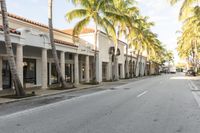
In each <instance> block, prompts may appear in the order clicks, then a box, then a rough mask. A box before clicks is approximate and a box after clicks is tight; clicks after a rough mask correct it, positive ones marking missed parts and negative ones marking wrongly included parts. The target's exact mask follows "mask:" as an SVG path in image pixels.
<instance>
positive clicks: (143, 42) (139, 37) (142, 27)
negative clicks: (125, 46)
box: [128, 16, 154, 74]
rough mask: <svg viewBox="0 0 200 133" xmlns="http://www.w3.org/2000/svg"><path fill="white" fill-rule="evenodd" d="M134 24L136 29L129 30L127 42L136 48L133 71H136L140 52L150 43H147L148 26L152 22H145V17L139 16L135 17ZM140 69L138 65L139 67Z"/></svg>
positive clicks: (151, 24) (148, 35)
mask: <svg viewBox="0 0 200 133" xmlns="http://www.w3.org/2000/svg"><path fill="white" fill-rule="evenodd" d="M134 22H136V23H135V25H136V26H137V30H131V33H130V34H129V37H128V39H129V42H130V45H132V46H133V47H134V48H135V50H137V59H136V64H135V65H136V67H135V70H134V73H135V74H136V72H137V66H138V63H139V59H140V60H141V58H139V57H142V52H143V51H144V50H147V48H148V45H151V44H150V43H149V38H151V36H150V27H151V26H153V25H154V24H153V23H152V22H147V17H141V16H139V18H137V20H136V21H134ZM139 71H140V67H139Z"/></svg>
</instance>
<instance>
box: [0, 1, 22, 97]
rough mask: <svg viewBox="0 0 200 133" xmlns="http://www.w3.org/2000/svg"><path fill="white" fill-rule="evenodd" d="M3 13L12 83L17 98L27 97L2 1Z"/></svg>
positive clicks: (5, 9) (4, 4)
mask: <svg viewBox="0 0 200 133" xmlns="http://www.w3.org/2000/svg"><path fill="white" fill-rule="evenodd" d="M1 13H2V21H3V29H4V37H5V46H6V53H7V55H8V62H9V66H10V70H11V75H12V81H13V84H14V87H15V90H16V95H17V96H25V91H24V89H23V86H22V83H21V81H20V79H19V75H18V74H17V67H16V63H15V58H14V54H13V48H12V44H11V39H10V35H9V34H10V30H9V26H8V14H7V8H6V2H5V0H1Z"/></svg>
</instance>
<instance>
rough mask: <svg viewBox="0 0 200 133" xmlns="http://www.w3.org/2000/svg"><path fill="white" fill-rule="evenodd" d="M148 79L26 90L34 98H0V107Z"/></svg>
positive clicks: (140, 78)
mask: <svg viewBox="0 0 200 133" xmlns="http://www.w3.org/2000/svg"><path fill="white" fill-rule="evenodd" d="M150 77H155V76H145V77H139V78H133V79H121V80H119V81H115V82H102V83H100V84H98V85H84V84H80V85H78V86H77V87H76V88H73V89H68V90H53V89H47V90H42V89H28V90H26V92H27V93H31V92H32V91H34V92H35V94H36V96H33V97H27V98H21V99H12V98H2V97H0V105H1V104H6V103H13V102H19V101H23V100H31V99H36V98H39V97H48V96H52V95H59V94H63V93H69V92H74V91H80V90H84V89H95V88H98V87H100V86H108V87H110V88H112V87H114V86H117V85H123V84H127V83H130V82H134V81H137V80H142V79H146V78H150Z"/></svg>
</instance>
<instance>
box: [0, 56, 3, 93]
mask: <svg viewBox="0 0 200 133" xmlns="http://www.w3.org/2000/svg"><path fill="white" fill-rule="evenodd" d="M2 66H3V62H2V57H0V90H3V80H2Z"/></svg>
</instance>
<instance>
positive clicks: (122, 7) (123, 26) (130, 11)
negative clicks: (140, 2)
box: [111, 0, 139, 80]
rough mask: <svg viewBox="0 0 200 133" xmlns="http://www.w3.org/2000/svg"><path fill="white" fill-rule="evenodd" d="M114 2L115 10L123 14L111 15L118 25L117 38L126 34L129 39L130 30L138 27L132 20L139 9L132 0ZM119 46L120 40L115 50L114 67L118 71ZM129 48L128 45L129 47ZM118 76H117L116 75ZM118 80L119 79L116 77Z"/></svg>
mask: <svg viewBox="0 0 200 133" xmlns="http://www.w3.org/2000/svg"><path fill="white" fill-rule="evenodd" d="M111 1H112V4H113V5H114V9H115V11H116V12H117V13H118V14H120V15H121V17H120V18H119V17H118V16H119V15H116V16H111V20H112V21H113V24H114V26H115V27H116V31H117V39H118V40H119V39H120V37H121V36H123V35H124V36H125V38H126V39H127V36H128V34H129V32H130V31H129V30H135V28H136V27H134V25H132V21H133V20H134V19H135V17H136V16H138V14H139V9H138V8H137V7H136V6H135V5H134V1H132V0H111ZM117 48H118V42H117V44H116V45H115V52H114V59H115V64H114V69H115V71H117V67H118V63H117V62H116V58H117V55H116V54H117ZM126 49H128V45H127V48H126ZM127 65H128V54H126V66H125V72H126V74H125V78H128V77H127V75H128V74H127V71H128V70H127V69H128V66H127ZM116 78H117V77H116ZM116 80H118V79H116Z"/></svg>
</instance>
